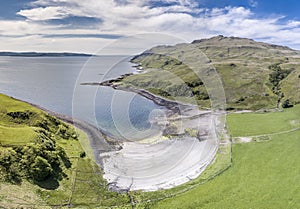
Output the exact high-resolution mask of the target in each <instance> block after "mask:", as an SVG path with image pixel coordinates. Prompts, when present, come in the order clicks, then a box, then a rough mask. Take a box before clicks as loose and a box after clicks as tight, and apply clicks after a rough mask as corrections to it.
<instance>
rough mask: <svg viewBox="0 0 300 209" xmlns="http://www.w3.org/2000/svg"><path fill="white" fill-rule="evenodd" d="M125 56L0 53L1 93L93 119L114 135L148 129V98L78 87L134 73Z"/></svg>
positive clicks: (149, 108)
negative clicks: (90, 56)
mask: <svg viewBox="0 0 300 209" xmlns="http://www.w3.org/2000/svg"><path fill="white" fill-rule="evenodd" d="M133 71H134V68H133V67H132V64H130V63H129V62H128V58H125V57H121V56H101V57H93V58H88V57H40V58H26V57H0V92H1V93H4V94H7V95H10V96H13V97H16V98H18V99H22V100H26V101H29V102H32V103H34V104H37V105H40V106H42V107H45V108H47V109H49V110H52V111H55V112H58V113H62V114H66V115H69V116H74V117H77V118H79V119H82V120H85V121H88V122H90V123H93V124H95V125H96V124H97V125H98V126H99V128H101V129H102V130H104V131H106V132H108V133H110V134H112V135H115V136H119V135H120V133H121V134H122V135H124V132H126V133H125V135H129V136H130V135H137V134H139V133H141V132H143V131H142V130H146V129H149V127H150V123H149V121H148V118H149V114H150V113H151V112H152V111H153V110H156V109H161V107H158V106H157V105H155V104H154V103H153V102H152V101H149V100H147V99H145V98H143V97H141V96H139V95H136V94H134V93H130V92H124V91H116V90H113V89H111V88H109V87H99V86H82V85H80V83H82V82H100V81H102V80H107V79H109V78H115V77H117V76H118V75H121V74H124V73H130V72H133Z"/></svg>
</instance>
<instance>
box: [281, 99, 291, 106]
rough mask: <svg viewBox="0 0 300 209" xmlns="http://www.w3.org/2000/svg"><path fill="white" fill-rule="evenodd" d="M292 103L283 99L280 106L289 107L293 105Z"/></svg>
mask: <svg viewBox="0 0 300 209" xmlns="http://www.w3.org/2000/svg"><path fill="white" fill-rule="evenodd" d="M293 106H294V105H292V104H290V100H288V99H287V100H285V101H284V102H283V103H282V108H290V107H293Z"/></svg>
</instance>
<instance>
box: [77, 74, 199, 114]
mask: <svg viewBox="0 0 300 209" xmlns="http://www.w3.org/2000/svg"><path fill="white" fill-rule="evenodd" d="M126 76H128V75H127V74H125V75H123V76H121V77H119V78H117V79H112V80H108V81H104V82H100V83H97V82H93V83H81V84H80V85H83V86H106V87H111V88H113V89H115V90H120V91H127V92H133V93H136V94H138V95H140V96H142V97H144V98H146V99H149V100H151V101H152V102H154V103H155V104H157V105H159V106H163V107H166V108H167V109H169V110H171V111H172V112H173V113H174V114H175V113H179V114H180V112H181V111H182V110H186V109H189V108H191V107H197V106H196V105H192V104H184V103H182V102H178V101H172V100H169V99H167V98H163V97H160V96H158V95H155V94H152V93H151V92H149V91H147V90H144V89H137V88H134V87H124V86H121V85H118V84H115V83H114V82H116V81H120V79H122V78H124V77H126Z"/></svg>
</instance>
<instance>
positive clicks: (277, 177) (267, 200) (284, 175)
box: [149, 106, 300, 209]
mask: <svg viewBox="0 0 300 209" xmlns="http://www.w3.org/2000/svg"><path fill="white" fill-rule="evenodd" d="M299 111H300V107H299V106H296V107H294V108H290V109H286V110H285V111H284V112H274V113H265V114H262V113H243V114H230V115H228V117H227V118H228V126H229V130H230V133H231V134H232V135H233V136H235V137H239V136H255V135H262V134H264V135H267V136H269V139H270V140H268V141H262V142H255V141H253V142H250V143H239V144H233V145H232V166H231V167H230V169H228V170H227V171H225V172H224V173H222V174H221V175H219V176H217V177H215V178H213V179H212V180H210V181H208V182H207V183H205V184H203V185H199V186H197V187H196V188H194V189H191V190H189V191H188V192H186V193H184V194H181V195H177V196H176V197H172V198H167V199H165V200H163V201H159V202H155V201H154V202H152V203H151V204H149V206H151V208H159V209H164V208H174V209H175V208H178V209H179V208H180V209H184V208H193V209H194V208H199V209H200V208H201V209H206V208H207V209H219V208H224V209H225V208H226V209H227V208H228V209H232V208H237V209H243V208H245V209H249V208H253V209H268V208H270V209H273V208H291V209H297V208H300V198H299V197H300V186H299V182H300V154H299V149H300V130H297V129H295V127H299V126H298V124H297V123H296V122H295V121H298V120H299V119H300V115H299Z"/></svg>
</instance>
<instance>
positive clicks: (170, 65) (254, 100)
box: [122, 36, 300, 110]
mask: <svg viewBox="0 0 300 209" xmlns="http://www.w3.org/2000/svg"><path fill="white" fill-rule="evenodd" d="M197 55H198V57H199V60H200V59H201V60H203V62H202V63H203V64H202V65H199V64H196V62H198V63H199V60H198V58H197V59H195V57H197ZM191 57H193V59H189V58H191ZM187 60H188V61H187ZM132 62H134V63H137V64H138V66H139V67H140V69H143V70H144V73H142V74H137V75H132V76H129V77H126V78H125V79H123V82H122V84H123V85H131V86H135V87H137V88H143V89H146V90H148V91H150V92H152V93H154V94H157V95H160V96H164V97H167V98H170V99H174V98H175V99H177V100H182V101H186V102H189V99H194V100H196V101H197V102H198V104H199V105H200V106H202V107H209V105H210V101H209V95H208V93H207V89H206V88H205V85H204V84H205V82H204V84H203V82H201V76H200V78H199V73H198V72H201V71H204V70H205V69H207V67H208V66H209V67H210V68H212V67H213V68H215V69H216V70H217V72H218V74H219V75H220V77H221V80H222V82H223V86H224V90H225V93H226V99H227V108H228V109H255V110H256V109H264V108H268V109H269V108H276V107H278V106H279V105H281V104H282V103H283V102H284V101H286V100H289V102H290V103H292V104H296V103H299V102H300V92H298V89H299V87H300V82H299V81H300V52H299V51H296V50H293V49H290V48H288V47H285V46H278V45H272V44H267V43H262V42H256V41H254V40H251V39H245V38H237V37H224V36H216V37H213V38H210V39H202V40H195V41H193V42H192V43H189V44H178V45H175V46H158V47H154V48H152V49H150V50H147V51H145V52H144V53H142V54H141V55H138V56H136V57H134V58H133V59H132ZM191 66H192V67H191ZM195 66H197V67H195ZM191 69H192V70H191ZM200 75H201V73H200ZM178 78H180V80H182V81H184V82H178Z"/></svg>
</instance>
